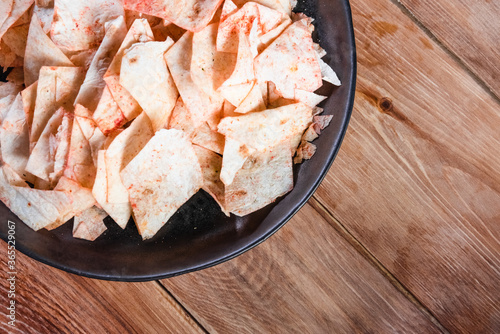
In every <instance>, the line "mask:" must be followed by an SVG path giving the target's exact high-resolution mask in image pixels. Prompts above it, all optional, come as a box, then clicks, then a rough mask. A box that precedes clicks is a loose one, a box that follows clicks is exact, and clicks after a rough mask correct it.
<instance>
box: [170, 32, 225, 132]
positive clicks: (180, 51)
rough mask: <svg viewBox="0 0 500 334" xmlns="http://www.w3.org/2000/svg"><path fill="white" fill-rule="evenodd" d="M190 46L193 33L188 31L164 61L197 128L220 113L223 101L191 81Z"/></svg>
mask: <svg viewBox="0 0 500 334" xmlns="http://www.w3.org/2000/svg"><path fill="white" fill-rule="evenodd" d="M192 46H193V33H192V32H189V31H188V32H186V33H185V34H184V35H183V36H182V37H181V39H179V40H178V41H177V42H176V43H175V44H174V46H172V47H171V48H170V50H169V51H168V52H167V55H166V60H167V64H168V68H169V70H170V73H171V74H172V77H173V79H174V81H175V84H176V86H177V89H178V90H179V94H180V96H181V97H182V101H183V102H184V104H185V106H186V108H187V109H188V110H189V112H190V113H191V119H192V121H193V123H194V124H195V126H196V127H198V126H200V125H202V124H203V122H206V121H208V120H210V119H212V118H213V117H214V115H216V114H219V113H220V110H221V109H222V103H223V99H222V98H214V97H211V96H209V95H208V94H206V93H205V92H203V90H201V89H200V88H199V87H198V86H197V85H196V84H195V83H194V81H193V80H192V78H191V58H192V50H193V49H192Z"/></svg>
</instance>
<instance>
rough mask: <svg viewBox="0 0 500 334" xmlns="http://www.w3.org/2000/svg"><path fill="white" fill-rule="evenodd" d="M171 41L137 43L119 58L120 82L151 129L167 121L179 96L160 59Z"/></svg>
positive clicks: (158, 127)
mask: <svg viewBox="0 0 500 334" xmlns="http://www.w3.org/2000/svg"><path fill="white" fill-rule="evenodd" d="M173 44H174V41H173V40H172V39H170V38H168V39H167V40H166V41H165V42H147V43H137V44H135V45H134V46H132V47H131V48H130V49H128V50H127V51H126V53H125V56H124V57H123V60H122V68H121V74H120V84H121V85H122V86H123V87H124V88H125V89H126V90H128V91H129V92H130V94H131V95H132V96H133V97H134V99H135V100H136V101H137V102H139V105H140V106H141V107H142V109H143V110H144V112H145V113H146V114H147V115H148V117H149V119H150V120H151V124H152V125H153V129H154V131H156V130H159V129H161V128H163V126H164V125H165V124H167V122H168V120H169V118H170V114H171V113H172V110H173V109H174V106H175V103H176V102H177V97H178V96H179V95H178V92H177V88H176V87H175V83H174V80H173V79H172V77H171V76H170V72H169V71H168V68H167V64H166V63H165V59H164V54H165V52H167V50H168V49H169V48H170V47H171V46H172V45H173Z"/></svg>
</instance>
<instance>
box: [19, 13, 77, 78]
mask: <svg viewBox="0 0 500 334" xmlns="http://www.w3.org/2000/svg"><path fill="white" fill-rule="evenodd" d="M42 66H73V63H72V62H71V61H70V60H69V59H68V57H66V55H65V54H64V53H63V52H62V51H61V50H60V49H59V48H58V47H57V46H56V45H55V44H54V43H53V42H52V40H51V39H50V38H49V37H48V36H47V35H46V34H45V32H44V31H43V29H42V27H41V25H40V21H39V20H38V17H37V16H36V14H33V17H32V18H31V24H30V29H29V34H28V40H27V42H26V54H25V56H24V80H25V81H26V86H30V85H31V84H33V83H34V82H35V81H37V80H38V76H39V73H40V69H41V68H42Z"/></svg>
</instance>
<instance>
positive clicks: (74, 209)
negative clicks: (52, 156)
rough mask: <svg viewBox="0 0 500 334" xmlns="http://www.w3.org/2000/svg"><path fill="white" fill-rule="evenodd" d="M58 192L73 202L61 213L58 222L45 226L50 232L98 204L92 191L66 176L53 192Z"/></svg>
mask: <svg viewBox="0 0 500 334" xmlns="http://www.w3.org/2000/svg"><path fill="white" fill-rule="evenodd" d="M57 191H62V192H64V193H66V194H67V196H68V197H69V198H70V200H71V201H70V204H69V205H68V206H67V207H66V208H65V210H64V211H62V212H61V215H60V216H59V219H58V220H57V221H56V222H54V223H52V224H50V225H48V226H45V228H46V229H48V230H53V229H55V228H58V227H59V226H61V225H62V224H64V223H65V222H67V221H68V220H70V219H71V218H73V217H74V216H76V215H79V214H80V213H82V212H84V211H86V210H88V209H89V208H91V207H92V206H94V205H95V204H96V200H95V198H94V196H92V192H91V191H90V189H87V188H83V187H82V186H81V185H80V184H78V182H75V181H73V180H70V179H68V178H66V177H64V176H63V177H61V179H60V180H59V182H58V183H57V186H56V187H55V188H54V191H53V192H57Z"/></svg>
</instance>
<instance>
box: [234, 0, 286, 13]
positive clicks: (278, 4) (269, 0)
mask: <svg viewBox="0 0 500 334" xmlns="http://www.w3.org/2000/svg"><path fill="white" fill-rule="evenodd" d="M247 2H248V0H234V3H235V5H236V6H238V7H242V6H243V5H244V4H245V3H247ZM253 2H255V3H258V4H259V5H262V6H265V7H269V8H271V9H274V10H277V11H280V12H282V13H283V14H287V15H290V14H291V12H292V8H291V4H290V1H289V0H253Z"/></svg>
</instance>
